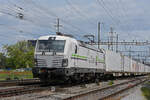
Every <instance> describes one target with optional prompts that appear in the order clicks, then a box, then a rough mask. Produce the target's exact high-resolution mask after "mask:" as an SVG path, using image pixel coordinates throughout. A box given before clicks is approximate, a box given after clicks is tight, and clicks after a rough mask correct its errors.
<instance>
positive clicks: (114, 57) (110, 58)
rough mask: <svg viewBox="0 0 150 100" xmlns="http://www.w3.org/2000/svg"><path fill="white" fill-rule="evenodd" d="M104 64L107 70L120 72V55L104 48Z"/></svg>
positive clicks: (121, 69)
mask: <svg viewBox="0 0 150 100" xmlns="http://www.w3.org/2000/svg"><path fill="white" fill-rule="evenodd" d="M105 53H106V55H105V64H106V71H108V72H122V71H123V66H122V64H121V55H120V53H116V52H113V51H109V50H106V52H105Z"/></svg>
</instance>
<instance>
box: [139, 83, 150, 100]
mask: <svg viewBox="0 0 150 100" xmlns="http://www.w3.org/2000/svg"><path fill="white" fill-rule="evenodd" d="M141 91H142V94H143V95H144V96H145V98H146V99H147V100H150V82H148V83H146V84H145V86H143V87H142V88H141Z"/></svg>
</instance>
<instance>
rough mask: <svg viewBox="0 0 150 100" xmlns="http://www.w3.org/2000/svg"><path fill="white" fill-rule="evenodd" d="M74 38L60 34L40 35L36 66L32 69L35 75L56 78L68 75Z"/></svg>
mask: <svg viewBox="0 0 150 100" xmlns="http://www.w3.org/2000/svg"><path fill="white" fill-rule="evenodd" d="M72 40H74V39H73V38H70V37H66V36H59V35H51V36H43V37H40V38H39V39H38V40H37V43H36V48H35V54H34V58H35V67H34V68H33V70H32V72H33V75H34V77H39V78H40V79H47V78H48V79H52V78H54V79H55V78H58V77H59V78H61V76H64V75H66V72H68V70H67V69H68V68H69V61H68V60H69V59H68V58H69V57H70V56H69V54H71V52H70V48H69V47H70V45H71V44H72V42H71V41H72ZM56 73H57V74H56ZM51 76H53V77H51Z"/></svg>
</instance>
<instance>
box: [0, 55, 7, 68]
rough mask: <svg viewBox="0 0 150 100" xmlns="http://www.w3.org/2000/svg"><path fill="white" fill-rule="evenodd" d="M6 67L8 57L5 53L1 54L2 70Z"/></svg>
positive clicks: (0, 65)
mask: <svg viewBox="0 0 150 100" xmlns="http://www.w3.org/2000/svg"><path fill="white" fill-rule="evenodd" d="M5 66H6V57H5V54H4V53H0V68H4V67H5Z"/></svg>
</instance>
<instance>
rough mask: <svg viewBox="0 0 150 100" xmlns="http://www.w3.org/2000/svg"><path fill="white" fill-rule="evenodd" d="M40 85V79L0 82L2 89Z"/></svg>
mask: <svg viewBox="0 0 150 100" xmlns="http://www.w3.org/2000/svg"><path fill="white" fill-rule="evenodd" d="M38 83H40V80H39V79H38V78H34V79H23V80H7V81H0V87H5V86H17V85H26V84H38Z"/></svg>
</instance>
